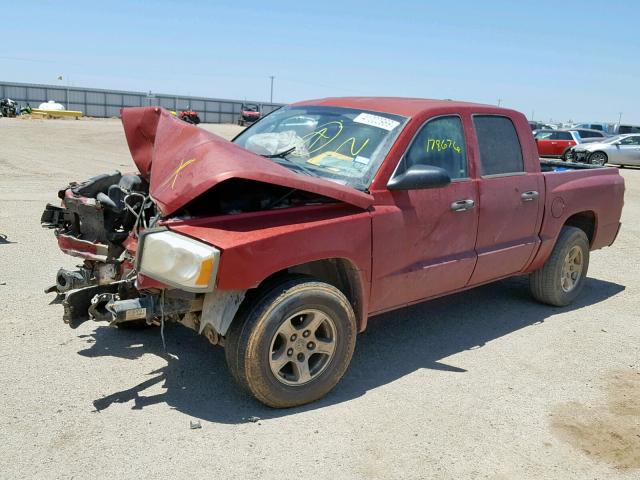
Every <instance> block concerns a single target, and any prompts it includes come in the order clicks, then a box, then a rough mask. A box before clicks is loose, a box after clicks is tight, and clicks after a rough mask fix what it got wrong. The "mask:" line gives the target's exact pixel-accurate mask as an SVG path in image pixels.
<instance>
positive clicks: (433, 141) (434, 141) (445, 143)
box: [424, 138, 462, 153]
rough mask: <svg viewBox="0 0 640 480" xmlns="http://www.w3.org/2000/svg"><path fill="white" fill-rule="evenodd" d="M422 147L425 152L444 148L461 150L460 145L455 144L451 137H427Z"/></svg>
mask: <svg viewBox="0 0 640 480" xmlns="http://www.w3.org/2000/svg"><path fill="white" fill-rule="evenodd" d="M424 149H425V151H426V152H443V151H445V150H453V151H454V152H456V153H460V152H462V147H460V145H458V144H456V141H455V140H453V139H452V138H427V139H426V140H425V142H424Z"/></svg>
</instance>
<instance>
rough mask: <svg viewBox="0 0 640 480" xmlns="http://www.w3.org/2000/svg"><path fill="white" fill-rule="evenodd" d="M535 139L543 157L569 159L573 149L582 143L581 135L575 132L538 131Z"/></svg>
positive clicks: (539, 152) (535, 133)
mask: <svg viewBox="0 0 640 480" xmlns="http://www.w3.org/2000/svg"><path fill="white" fill-rule="evenodd" d="M533 137H534V139H535V141H536V145H537V146H538V154H539V155H540V156H541V157H556V158H562V159H563V160H566V159H567V153H568V152H569V150H571V147H573V146H575V145H577V144H578V143H580V142H581V138H580V134H579V133H578V132H577V131H575V130H537V131H536V132H534V136H533Z"/></svg>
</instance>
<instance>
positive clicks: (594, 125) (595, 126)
mask: <svg viewBox="0 0 640 480" xmlns="http://www.w3.org/2000/svg"><path fill="white" fill-rule="evenodd" d="M571 128H572V129H577V130H580V129H583V128H586V129H589V130H599V131H601V132H605V133H608V134H611V132H612V131H613V124H612V123H603V122H590V123H589V122H587V123H576V124H574V125H572V126H571Z"/></svg>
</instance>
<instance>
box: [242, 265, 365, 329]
mask: <svg viewBox="0 0 640 480" xmlns="http://www.w3.org/2000/svg"><path fill="white" fill-rule="evenodd" d="M292 274H304V275H310V276H312V277H314V278H317V279H318V280H320V281H323V282H326V283H328V284H330V285H333V286H334V287H336V288H337V289H338V290H340V291H341V292H342V293H343V294H344V296H345V297H347V300H349V303H351V307H352V308H353V312H354V313H355V315H356V322H357V323H358V329H359V330H360V329H361V328H362V327H363V325H364V324H363V322H364V311H363V310H364V303H363V302H364V292H363V285H362V281H361V278H360V274H359V272H358V269H357V268H356V266H355V265H354V264H353V263H352V262H351V261H349V260H347V259H345V258H327V259H323V260H316V261H313V262H308V263H303V264H300V265H296V266H293V267H289V268H286V269H284V270H281V271H279V272H276V273H273V274H272V275H270V276H268V277H267V278H265V279H264V280H263V281H262V282H260V285H259V286H258V288H256V289H255V291H256V292H259V291H261V290H263V289H265V288H270V286H271V285H273V284H274V283H278V282H279V281H281V280H282V279H283V278H286V277H287V276H290V275H292ZM251 296H252V295H250V294H248V297H249V298H250V297H251Z"/></svg>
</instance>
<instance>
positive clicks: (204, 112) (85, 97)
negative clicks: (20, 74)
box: [0, 81, 282, 123]
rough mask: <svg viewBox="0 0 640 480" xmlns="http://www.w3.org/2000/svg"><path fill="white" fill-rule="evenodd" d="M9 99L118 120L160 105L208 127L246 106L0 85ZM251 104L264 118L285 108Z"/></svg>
mask: <svg viewBox="0 0 640 480" xmlns="http://www.w3.org/2000/svg"><path fill="white" fill-rule="evenodd" d="M7 97H8V98H11V99H12V100H15V101H17V102H18V103H19V104H20V106H24V105H25V104H26V103H29V104H30V105H31V106H32V107H33V108H37V107H38V105H40V103H42V102H47V101H49V100H55V101H56V102H59V103H62V104H63V105H64V106H65V107H66V108H67V109H68V110H80V111H81V112H83V113H84V114H85V115H87V116H90V117H118V116H120V109H121V108H122V107H144V106H148V105H160V106H161V107H164V108H166V109H168V110H175V111H179V110H185V109H187V108H191V109H192V110H195V111H196V112H198V115H199V116H200V119H201V120H202V121H203V122H205V123H235V122H237V120H238V116H239V114H240V107H241V105H242V103H243V102H242V101H241V100H225V99H220V98H205V97H190V96H183V95H166V94H161V93H149V94H146V93H143V92H126V91H120V90H101V89H96V88H79V87H65V86H60V85H34V84H29V83H13V82H2V81H0V98H7ZM248 102H249V101H248ZM250 103H257V104H259V105H261V106H262V113H263V114H267V113H270V112H272V111H273V110H276V109H277V108H279V107H281V106H282V105H281V104H271V103H262V102H255V101H250Z"/></svg>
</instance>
